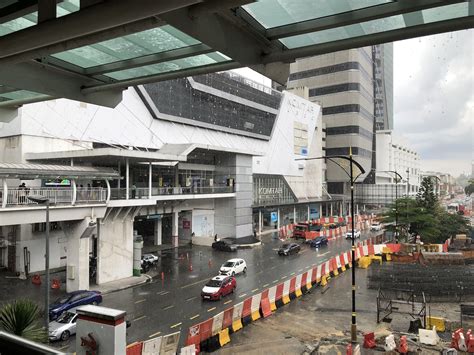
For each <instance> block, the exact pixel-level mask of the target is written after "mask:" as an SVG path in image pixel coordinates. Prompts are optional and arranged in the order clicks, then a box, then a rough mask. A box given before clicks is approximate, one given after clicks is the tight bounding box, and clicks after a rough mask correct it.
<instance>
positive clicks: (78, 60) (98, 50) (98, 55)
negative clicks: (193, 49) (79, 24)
mask: <svg viewBox="0 0 474 355" xmlns="http://www.w3.org/2000/svg"><path fill="white" fill-rule="evenodd" d="M199 43H201V42H199V41H197V40H195V39H194V38H192V37H191V36H188V35H186V34H185V33H183V32H181V31H179V30H177V29H176V28H174V27H172V26H169V25H166V26H162V27H159V28H153V29H151V30H146V31H142V32H138V33H134V34H130V35H127V36H123V37H118V38H114V39H111V40H108V41H103V42H99V43H97V44H93V45H89V46H84V47H80V48H75V49H71V50H68V51H65V52H61V53H57V54H54V55H53V57H56V58H58V59H61V60H63V61H65V62H68V63H71V64H74V65H77V66H80V67H82V68H90V67H93V66H96V65H102V64H108V63H113V62H117V61H120V60H125V59H131V58H137V57H141V56H145V55H149V54H155V53H160V52H165V51H169V50H172V49H178V48H183V47H188V46H193V45H196V44H199Z"/></svg>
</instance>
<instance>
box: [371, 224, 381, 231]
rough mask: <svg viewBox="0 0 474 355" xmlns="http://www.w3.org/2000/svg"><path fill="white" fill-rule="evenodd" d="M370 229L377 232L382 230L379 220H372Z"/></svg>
mask: <svg viewBox="0 0 474 355" xmlns="http://www.w3.org/2000/svg"><path fill="white" fill-rule="evenodd" d="M370 230H371V231H373V232H378V231H381V230H382V223H380V222H373V223H372V224H371V226H370Z"/></svg>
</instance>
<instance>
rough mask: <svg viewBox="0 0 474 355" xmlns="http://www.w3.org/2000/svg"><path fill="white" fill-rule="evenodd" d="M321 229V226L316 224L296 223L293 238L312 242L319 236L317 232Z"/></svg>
mask: <svg viewBox="0 0 474 355" xmlns="http://www.w3.org/2000/svg"><path fill="white" fill-rule="evenodd" d="M322 229H323V226H322V225H321V224H318V223H298V224H297V225H296V226H295V228H294V229H293V237H294V238H295V239H298V238H302V239H305V240H312V239H314V238H316V237H317V236H319V232H320V231H322Z"/></svg>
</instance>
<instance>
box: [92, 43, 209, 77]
mask: <svg viewBox="0 0 474 355" xmlns="http://www.w3.org/2000/svg"><path fill="white" fill-rule="evenodd" d="M213 51H214V50H213V49H212V48H210V47H208V46H206V45H205V44H196V45H194V46H189V47H184V48H178V49H173V50H169V51H166V52H161V53H155V54H150V55H145V56H142V57H137V58H131V59H126V60H120V61H117V62H113V63H108V64H103V65H97V66H95V67H90V68H85V69H84V74H86V75H99V74H104V73H110V72H114V71H118V70H125V69H131V68H137V67H141V66H144V65H150V64H158V63H163V62H168V61H170V60H176V59H180V58H186V57H190V56H194V55H199V54H206V53H210V52H213Z"/></svg>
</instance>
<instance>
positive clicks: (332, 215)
mask: <svg viewBox="0 0 474 355" xmlns="http://www.w3.org/2000/svg"><path fill="white" fill-rule="evenodd" d="M330 207H331V214H330V216H331V217H332V216H333V210H332V202H331V203H330Z"/></svg>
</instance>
